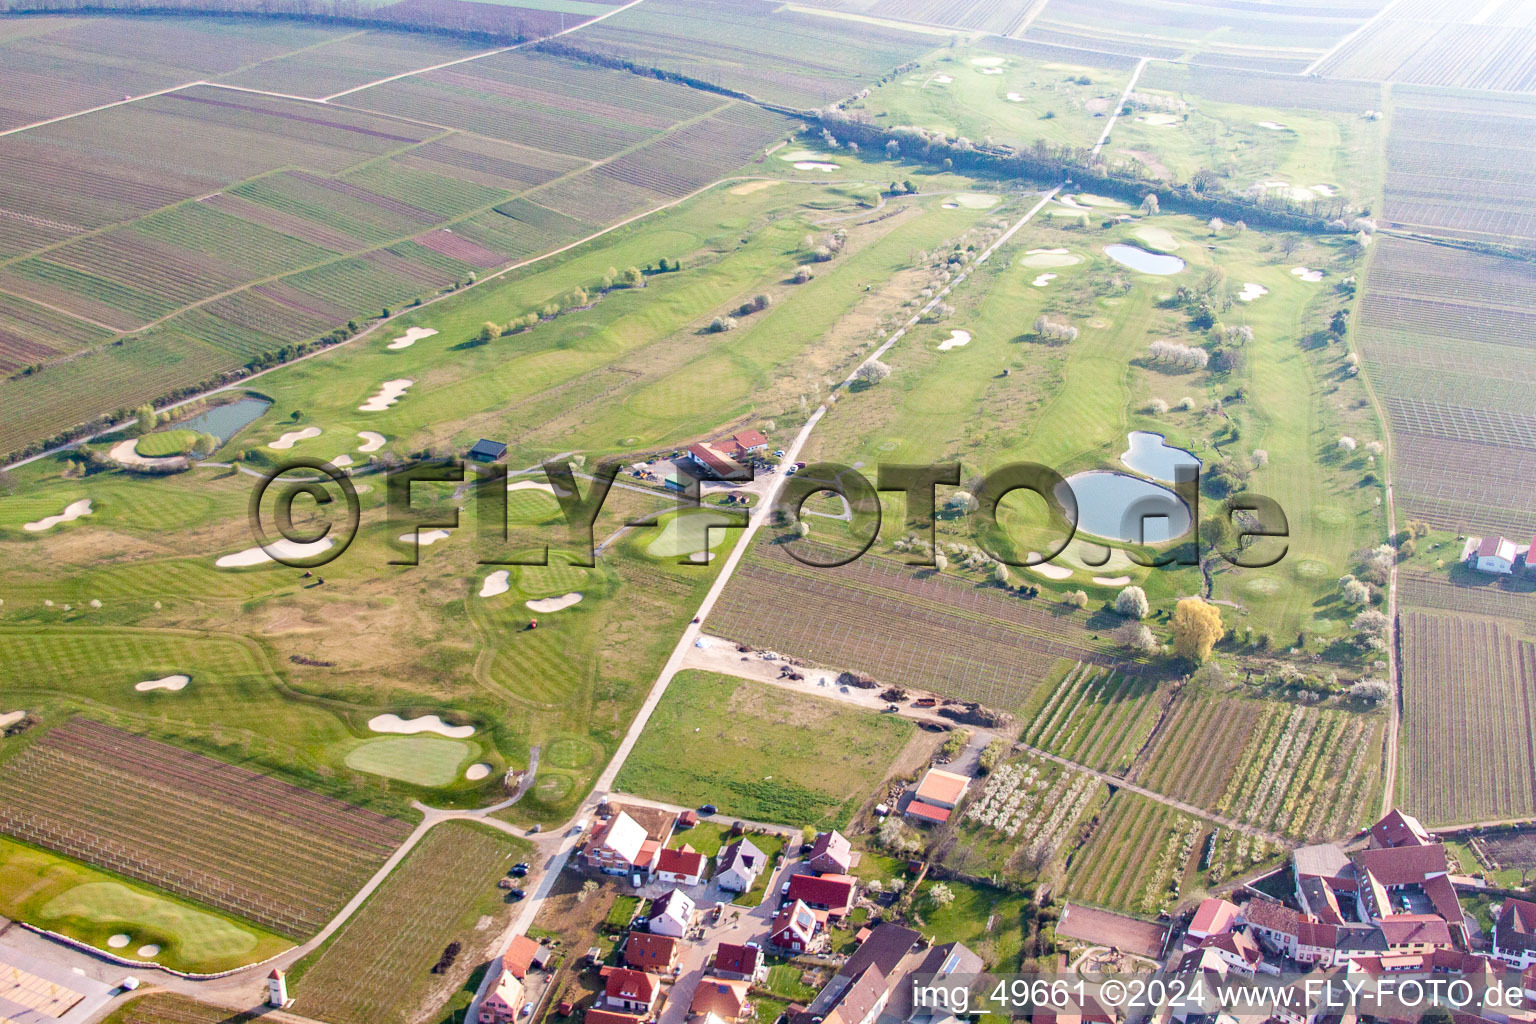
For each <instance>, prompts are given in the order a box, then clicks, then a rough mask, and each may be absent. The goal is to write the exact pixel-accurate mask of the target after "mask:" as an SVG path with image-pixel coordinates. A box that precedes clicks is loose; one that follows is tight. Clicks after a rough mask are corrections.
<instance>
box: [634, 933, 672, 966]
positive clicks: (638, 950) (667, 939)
mask: <svg viewBox="0 0 1536 1024" xmlns="http://www.w3.org/2000/svg"><path fill="white" fill-rule="evenodd" d="M675 963H677V940H676V939H675V938H673V937H672V936H670V935H657V934H655V933H653V932H630V933H629V938H627V939H625V940H624V966H626V967H633V968H635V970H637V971H648V972H650V973H652V974H666V973H668V972H669V971H671V970H672V965H673V964H675Z"/></svg>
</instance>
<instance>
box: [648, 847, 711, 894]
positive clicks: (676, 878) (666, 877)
mask: <svg viewBox="0 0 1536 1024" xmlns="http://www.w3.org/2000/svg"><path fill="white" fill-rule="evenodd" d="M708 866H709V858H708V857H706V856H704V855H703V854H702V853H699V852H698V851H697V850H695V849H694V848H693V847H691V846H689V845H688V844H687V843H684V844H683V845H682V846H681V847H679V848H678V849H676V850H662V851H661V852H660V853H659V854H657V856H656V868H655V871H656V878H657V880H658V881H662V882H671V883H673V884H674V885H698V884H699V883H700V882H702V881H703V880H704V871H705V869H706V868H707V867H708Z"/></svg>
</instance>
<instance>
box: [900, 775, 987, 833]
mask: <svg viewBox="0 0 1536 1024" xmlns="http://www.w3.org/2000/svg"><path fill="white" fill-rule="evenodd" d="M970 785H971V780H970V777H969V776H965V775H957V774H956V773H954V772H947V771H944V769H942V768H930V769H928V774H926V775H924V776H923V780H922V781H921V782H919V783H918V784H917V789H916V790H915V791H913V793H912V798H911V800H909V801H908V803H907V807H906V810H905V811H904V812H903V813H904V814H905V815H906V816H907V817H909V818H912V819H914V820H915V821H917V822H919V823H920V824H933V825H942V824H943V823H944V822H946V821H948V820H949V816H950V815H951V814H953V813H954V811H955V807H956V806H958V805H959V803H960V801H961V800H962V799H963V798H964V797H965V791H966V790H967V789H969V788H970Z"/></svg>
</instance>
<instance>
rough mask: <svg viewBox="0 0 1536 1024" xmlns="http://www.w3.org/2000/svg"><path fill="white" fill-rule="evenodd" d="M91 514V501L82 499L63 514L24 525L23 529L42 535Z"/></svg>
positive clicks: (45, 517)
mask: <svg viewBox="0 0 1536 1024" xmlns="http://www.w3.org/2000/svg"><path fill="white" fill-rule="evenodd" d="M90 514H91V499H90V498H81V499H80V500H79V501H72V502H70V503H69V504H68V505H67V506H66V507H65V509H64V511H63V512H61V513H59V514H58V515H56V516H44V517H43V518H42V519H39V520H38V521H37V522H35V523H24V524H23V525H22V527H21V528H22V529H23V530H26V531H27V532H28V533H42V532H43V531H44V530H51V529H53V528H54V527H55V526H58V525H59V524H60V523H72V522H74V521H75V520H76V519H79V518H80V517H81V516H88V515H90Z"/></svg>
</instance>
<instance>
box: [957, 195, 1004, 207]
mask: <svg viewBox="0 0 1536 1024" xmlns="http://www.w3.org/2000/svg"><path fill="white" fill-rule="evenodd" d="M949 202H951V203H954V204H956V205H957V206H960V207H962V208H963V209H966V210H990V209H992V207H994V206H996V205H997V196H989V195H982V194H980V193H977V192H958V193H956V194H955V195H952V196H950V197H949Z"/></svg>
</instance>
